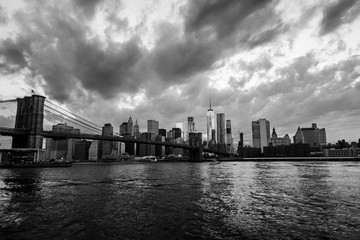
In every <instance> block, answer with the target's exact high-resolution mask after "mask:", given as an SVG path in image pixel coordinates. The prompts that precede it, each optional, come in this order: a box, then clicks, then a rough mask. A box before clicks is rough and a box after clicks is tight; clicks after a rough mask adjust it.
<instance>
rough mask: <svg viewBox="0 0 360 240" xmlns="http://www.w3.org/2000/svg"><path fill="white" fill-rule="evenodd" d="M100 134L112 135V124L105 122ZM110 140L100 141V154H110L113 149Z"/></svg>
mask: <svg viewBox="0 0 360 240" xmlns="http://www.w3.org/2000/svg"><path fill="white" fill-rule="evenodd" d="M102 135H104V136H112V135H113V126H112V125H111V123H106V124H105V125H104V126H103V127H102ZM112 145H113V144H112V142H111V141H101V156H102V157H103V156H105V155H110V154H111V151H112V150H113V147H112Z"/></svg>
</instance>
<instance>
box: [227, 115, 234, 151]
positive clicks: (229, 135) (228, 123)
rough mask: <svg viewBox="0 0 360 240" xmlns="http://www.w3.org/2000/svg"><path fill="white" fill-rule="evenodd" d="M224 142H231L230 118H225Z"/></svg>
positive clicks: (230, 143) (228, 143) (229, 143)
mask: <svg viewBox="0 0 360 240" xmlns="http://www.w3.org/2000/svg"><path fill="white" fill-rule="evenodd" d="M226 144H227V145H231V146H232V144H233V139H232V134H231V120H226Z"/></svg>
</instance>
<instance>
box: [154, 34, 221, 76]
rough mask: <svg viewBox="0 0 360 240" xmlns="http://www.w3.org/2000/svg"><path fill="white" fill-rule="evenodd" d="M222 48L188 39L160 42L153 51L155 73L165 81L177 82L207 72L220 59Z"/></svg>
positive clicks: (211, 43) (209, 42)
mask: <svg viewBox="0 0 360 240" xmlns="http://www.w3.org/2000/svg"><path fill="white" fill-rule="evenodd" d="M221 52H222V49H221V46H220V45H218V44H217V43H215V42H211V41H207V40H205V39H204V41H199V40H198V39H194V38H191V37H189V38H186V39H184V40H180V41H169V42H166V43H164V42H160V41H159V42H158V44H157V46H156V47H155V48H154V50H153V59H154V60H153V65H154V69H155V71H156V72H157V73H158V74H159V75H160V76H161V77H162V78H163V79H164V80H170V81H176V80H178V79H179V78H180V77H184V78H185V77H190V76H192V75H193V74H195V73H197V72H201V71H205V70H207V69H209V68H210V67H211V65H212V64H213V63H214V62H215V61H216V60H217V59H218V58H219V56H220V54H221Z"/></svg>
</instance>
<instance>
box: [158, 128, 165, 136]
mask: <svg viewBox="0 0 360 240" xmlns="http://www.w3.org/2000/svg"><path fill="white" fill-rule="evenodd" d="M159 135H160V136H164V137H166V129H163V128H160V129H159Z"/></svg>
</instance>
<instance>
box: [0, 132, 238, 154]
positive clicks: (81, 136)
mask: <svg viewBox="0 0 360 240" xmlns="http://www.w3.org/2000/svg"><path fill="white" fill-rule="evenodd" d="M26 134H28V130H27V129H19V128H5V127H0V135H5V136H14V135H26ZM41 135H42V136H43V137H45V138H53V139H66V138H74V139H92V140H103V141H115V142H128V143H141V144H151V145H159V146H168V147H173V148H183V149H188V150H196V149H199V147H196V146H190V145H187V144H179V143H171V142H160V141H146V140H141V139H134V138H126V137H119V136H105V135H96V134H86V133H80V134H78V133H67V132H53V131H43V133H42V134H41ZM203 152H208V153H214V154H218V155H222V156H235V155H234V154H232V153H228V152H220V151H217V150H212V149H207V148H203Z"/></svg>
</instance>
